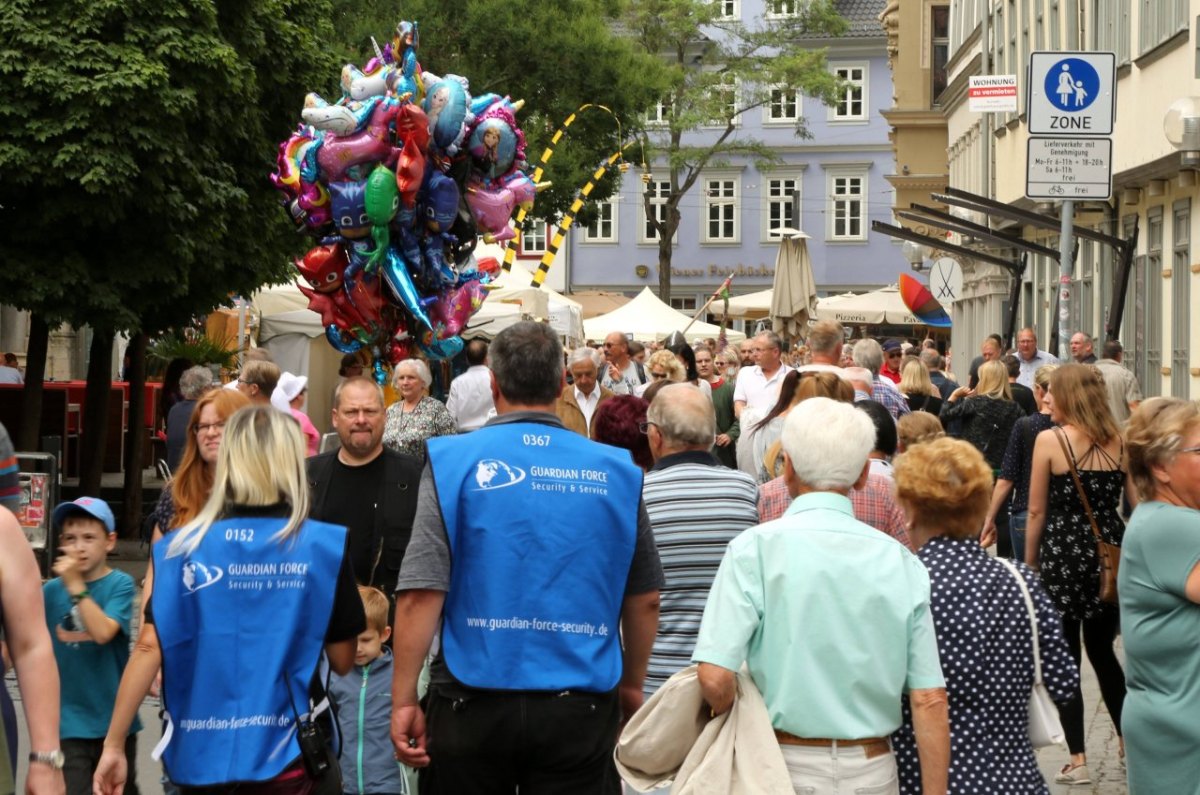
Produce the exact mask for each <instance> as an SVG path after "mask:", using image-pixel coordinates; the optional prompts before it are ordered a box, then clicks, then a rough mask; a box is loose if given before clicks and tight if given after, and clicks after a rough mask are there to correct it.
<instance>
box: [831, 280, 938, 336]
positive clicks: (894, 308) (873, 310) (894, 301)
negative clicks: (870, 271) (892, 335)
mask: <svg viewBox="0 0 1200 795" xmlns="http://www.w3.org/2000/svg"><path fill="white" fill-rule="evenodd" d="M817 320H834V321H836V322H838V323H842V324H844V325H867V326H871V325H881V324H886V325H893V326H922V325H925V324H924V323H923V322H922V321H921V319H920V318H918V317H917V316H916V315H914V314H913V313H912V312H911V311H910V310H909V308H908V307H907V306H905V305H904V299H903V298H901V297H900V290H899V288H898V287H897V286H896V285H894V284H893V285H891V286H890V287H884V288H883V289H882V290H875V291H874V292H870V293H862V294H861V295H855V294H854V293H846V294H844V295H832V296H829V297H828V298H822V299H821V300H819V301H817Z"/></svg>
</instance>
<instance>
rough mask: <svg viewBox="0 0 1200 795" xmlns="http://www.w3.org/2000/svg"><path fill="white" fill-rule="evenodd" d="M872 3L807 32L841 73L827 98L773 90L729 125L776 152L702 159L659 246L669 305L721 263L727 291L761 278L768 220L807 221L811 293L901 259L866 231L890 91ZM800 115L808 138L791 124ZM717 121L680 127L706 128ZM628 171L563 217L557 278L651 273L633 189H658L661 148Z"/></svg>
mask: <svg viewBox="0 0 1200 795" xmlns="http://www.w3.org/2000/svg"><path fill="white" fill-rule="evenodd" d="M884 5H885V3H884V0H843V2H839V3H838V8H839V11H840V12H841V13H842V15H843V16H844V17H846V18H847V20H848V21H849V22H850V30H849V32H848V33H847V35H846V36H844V37H842V38H838V39H822V40H819V41H814V42H813V46H814V47H828V66H829V69H830V70H832V71H834V72H835V73H836V74H838V75H839V76H841V77H842V78H843V79H845V80H847V81H848V82H849V83H850V84H851V86H850V87H849V88H848V89H847V90H846V91H845V93H844V95H843V96H842V97H841V100H840V101H839V102H838V103H837V105H836V106H834V107H827V106H826V105H824V104H822V103H821V102H819V101H818V100H816V99H813V98H811V97H805V96H801V95H799V94H797V93H796V92H788V91H782V90H781V91H778V92H776V94H775V95H774V96H773V97H772V101H771V102H769V103H767V104H765V105H764V106H763V107H761V108H755V109H752V110H749V111H747V112H744V113H742V114H741V115H740V116H739V118H738V129H737V132H736V135H739V136H744V137H746V138H753V139H757V140H759V141H762V142H764V143H766V144H767V145H769V146H770V147H771V148H772V149H773V150H774V151H775V152H776V153H777V154H778V156H779V158H780V160H781V161H782V162H781V163H779V164H777V165H775V166H773V167H772V168H770V169H766V168H763V169H760V168H758V167H756V165H755V163H754V162H753V160H752V159H750V158H748V157H741V156H731V157H730V158H729V159H728V161H727V162H725V163H722V164H721V166H720V167H713V168H710V169H708V170H706V171H705V172H704V173H703V174H702V175H701V177H700V179H699V180H698V182H697V184H696V185H695V186H694V187H693V188H692V190H691V191H690V192H689V193H688V194H687V195H686V196H684V198H683V201H682V203H681V205H680V211H681V213H682V214H683V220H682V223H681V225H680V227H679V230H678V232H677V234H676V240H675V246H674V256H673V260H672V293H673V295H672V303H673V304H674V305H675V306H676V307H677V308H680V309H690V308H695V307H697V306H699V305H700V304H702V303H703V302H704V300H706V298H707V297H708V295H710V294H711V293H712V292H713V290H714V289H716V288H717V287H718V286H719V285H720V284H721V282H722V281H723V280H724V279H725V277H727V276H730V275H732V276H733V277H734V281H733V287H732V291H733V292H734V293H747V292H753V291H755V290H762V289H766V288H769V287H770V286H771V283H772V279H773V277H774V271H775V258H776V255H777V253H778V249H779V239H780V235H781V232H780V231H779V229H780V228H781V227H787V228H792V229H799V230H801V231H803V232H805V233H806V234H807V235H809V240H808V248H809V253H810V255H811V257H812V261H813V274H814V277H815V280H816V283H817V285H818V288H819V290H820V292H821V293H822V294H827V293H837V292H843V291H846V290H850V289H854V290H857V291H863V290H866V289H873V288H876V287H880V286H883V285H886V284H890V283H892V282H894V281H895V279H896V274H897V273H898V272H899V270H901V269H902V268H906V267H907V265H906V264H905V262H904V260H903V258H902V257H901V256H900V254H899V250H898V248H897V247H896V246H895V245H894V244H892V243H891V242H890V241H889V240H887V239H886V238H881V237H880V236H878V235H872V234H870V225H871V221H872V220H885V219H887V218H889V217H890V215H891V207H892V196H893V188H892V185H891V184H890V183H889V181H888V175H889V174H891V173H892V171H893V166H892V163H893V158H892V152H891V145H890V144H889V142H888V125H887V122H886V121H885V120H884V119H883V117H882V116H881V115H880V111H881V110H882V109H884V108H887V107H889V106H890V105H891V98H892V82H891V73H890V72H889V71H888V67H887V53H886V37H885V35H884V32H883V30H882V29H881V28H880V26H879V20H878V16H879V13H880V12H881V11H882V10H883V8H884ZM722 7H723V9H725V12H726V14H727V15H730V16H731V18H732V17H733V16H735V15H736V17H738V18H741V19H742V20H743V21H745V22H750V21H752V20H754V19H757V18H759V17H762V16H763V15H764V14H769V13H790V12H789V9H794V8H796V6H795V4H794V3H793V2H792V0H766V2H765V3H764V0H724V2H723V6H722ZM801 120H803V121H804V124H805V126H806V127H807V129H808V131H809V133H810V137H808V138H802V137H799V136H797V134H796V128H797V125H798V124H799V123H800V122H801ZM651 123H652V124H653V119H651ZM723 127H724V123H721V125H720V126H718V127H712V128H701V129H700V130H698V131H696V132H694V133H691V134H690V135H692V136H696V137H697V138H698V139H700V140H702V139H703V138H704V137H705V136H711V137H714V138H715V136H717V135H718V134H719V133H720V131H721V129H723ZM641 176H642V175H639V174H638V173H637V171H630V172H629V173H628V174H626V175H624V179H623V180H622V182H621V186H620V190H619V191H618V192H616V193H614V195H613V197H612V198H611V200H609V201H606V202H603V203H601V204H600V205H599V207H598V210H599V217H598V219H597V220H596V221H595V222H594V223H592V224H590V225H588V226H586V227H582V228H579V229H573V230H572V231H571V233H570V235H569V236H568V238H567V240H568V243H567V246H566V248H569V268H568V269H567V271H568V273H567V279H568V283H569V288H570V289H572V290H588V289H604V290H613V291H622V292H636V291H639V290H641V289H642V288H643V287H646V286H650V287H652V288H656V287H657V284H658V270H657V269H658V242H657V238H656V236H655V230H654V229H653V227H651V226H649V225H648V223H647V221H646V217H645V210H644V205H643V200H644V197H645V195H646V194H647V193H648V194H649V195H650V197H651V201H652V202H653V201H654V197H655V196H659V195H662V191H663V183H664V181H665V180H666V179H667V177H666V174H665V171H664V169H663V163H662V162H659V163H650V164H649V174H648V175H646V176H645V177H643V178H639V177H641ZM556 267H558V266H557V265H556Z"/></svg>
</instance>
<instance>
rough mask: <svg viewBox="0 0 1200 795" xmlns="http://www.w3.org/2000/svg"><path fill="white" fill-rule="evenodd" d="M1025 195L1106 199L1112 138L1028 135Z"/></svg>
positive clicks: (1110, 172)
mask: <svg viewBox="0 0 1200 795" xmlns="http://www.w3.org/2000/svg"><path fill="white" fill-rule="evenodd" d="M1025 162H1026V171H1025V195H1026V197H1028V198H1030V199H1081V200H1087V199H1096V200H1106V199H1108V197H1109V195H1110V194H1111V193H1112V139H1111V138H1090V139H1088V138H1030V139H1029V144H1028V147H1027V149H1026V158H1025Z"/></svg>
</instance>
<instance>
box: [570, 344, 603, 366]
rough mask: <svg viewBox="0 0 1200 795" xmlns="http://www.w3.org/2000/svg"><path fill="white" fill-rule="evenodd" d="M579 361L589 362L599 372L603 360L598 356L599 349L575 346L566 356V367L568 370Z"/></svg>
mask: <svg viewBox="0 0 1200 795" xmlns="http://www.w3.org/2000/svg"><path fill="white" fill-rule="evenodd" d="M580 362H591V363H592V364H593V365H595V366H596V372H600V368H601V367H603V366H604V361H603V360H602V359H601V358H600V351H598V350H596V349H595V348H587V347H584V348H576V349H575V350H573V351H571V353H570V354H568V356H567V369H568V370H570V369H571V368H572V367H574V366H575V365H577V364H579V363H580Z"/></svg>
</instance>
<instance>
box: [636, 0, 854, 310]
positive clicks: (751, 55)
mask: <svg viewBox="0 0 1200 795" xmlns="http://www.w3.org/2000/svg"><path fill="white" fill-rule="evenodd" d="M771 3H778V4H781V5H783V6H785V7H786V10H787V11H793V10H794V11H795V13H794V14H791V15H788V16H778V17H774V16H773V17H771V18H769V19H766V18H764V19H758V20H753V21H751V22H750V23H743V22H741V21H739V20H726V19H722V18H721V16H720V14H721V3H719V2H712V0H632V7H631V8H630V10H629V12H628V14H627V15H626V18H625V20H626V22H625V27H626V29H627V30H628V32H629V34H630V36H632V38H633V40H634V41H636V42H637V45H638V47H639V48H640V49H641V50H642V51H643V52H645V53H653V54H657V55H659V56H660V57H661V58H662V59H663V60H664V62H665V63H666V64H667V67H668V73H669V87H668V89H667V90H666V91H665V92H663V94H661V95H660V99H661V104H660V106H658V107H657V108H656V111H655V115H656V116H657V117H658V118H657V119H656V122H657V123H656V124H655V125H653V126H650V127H648V128H647V129H646V130H645V131H644V132H643V133H642V135H643V138H644V141H643V145H644V147H645V149H646V152H647V158H649V159H652V160H653V161H654V162H656V163H660V164H661V167H662V168H664V169H665V170H666V172H667V175H668V179H669V183H670V188H669V189H668V190H667V191H666V192H665V193H664V194H660V195H657V196H654V195H652V193H651V192H650V191H649V190H647V191H646V192H645V193H644V194H643V203H644V207H645V211H646V218H647V220H648V222H649V223H651V224H652V225H653V226H654V229H655V230H656V232H657V238H658V292H659V297H660V298H662V300H664V301H669V300H670V298H671V256H672V253H673V252H672V240H673V239H674V236H675V231H676V230H677V229H678V228H679V222H680V218H681V215H680V212H679V204H680V202H681V201H682V199H683V197H684V196H686V195H687V193H688V191H690V190H691V189H692V188H693V187H694V186H695V184H696V181H697V180H698V179H699V178H700V174H701V172H702V171H703V170H704V169H705V168H706V167H712V166H720V165H722V164H723V163H725V162H727V161H728V159H729V158H731V157H737V156H741V157H748V158H750V159H751V160H753V161H754V162H755V163H756V164H758V165H759V166H760V167H768V166H770V165H771V164H773V163H777V162H779V157H778V155H777V154H776V153H775V152H774V151H772V150H771V148H770V147H768V146H767V145H765V144H764V143H763V142H762V141H759V140H757V139H755V138H753V137H750V136H746V135H744V134H739V129H738V119H739V118H740V117H741V116H743V115H744V114H746V113H747V112H749V111H752V110H755V109H757V108H761V107H762V106H763V105H764V104H766V103H767V102H770V100H771V95H772V92H773V91H776V92H778V91H800V92H802V93H803V94H804V95H805V96H808V97H815V98H817V99H819V100H821V101H822V102H824V103H826V104H832V103H833V101H834V99H835V96H836V93H837V91H838V90H839V89H840V88H841V86H840V84H839V81H838V80H837V78H836V77H834V76H833V75H832V74H831V73H830V72H829V71H828V69H827V67H826V61H825V48H824V47H822V46H821V44H822V40H827V39H828V38H829V37H832V36H839V35H841V34H842V33H844V32H845V30H846V21H845V20H844V19H842V17H841V16H840V15H839V14H838V13H837V10H836V8H835V7H834V3H833V1H832V0H810V1H807V2H802V1H801V0H769V2H768V5H770V4H771ZM781 10H782V9H781ZM714 126H715V127H716V129H713V130H711V131H710V132H707V133H706V134H704V135H699V136H698V135H691V134H690V133H693V132H695V131H696V130H698V129H699V128H701V127H709V128H711V127H714ZM796 135H797V136H798V137H808V136H809V134H808V131H807V129H806V127H805V124H804V121H803V119H801V121H800V123H799V124H798V125H797V127H796ZM652 199H654V200H657V201H660V202H661V204H662V209H661V210H659V211H657V212H656V207H655V204H654V202H652ZM658 212H661V216H660V215H659V214H658Z"/></svg>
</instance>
